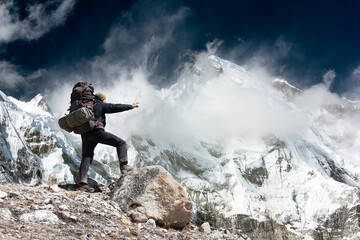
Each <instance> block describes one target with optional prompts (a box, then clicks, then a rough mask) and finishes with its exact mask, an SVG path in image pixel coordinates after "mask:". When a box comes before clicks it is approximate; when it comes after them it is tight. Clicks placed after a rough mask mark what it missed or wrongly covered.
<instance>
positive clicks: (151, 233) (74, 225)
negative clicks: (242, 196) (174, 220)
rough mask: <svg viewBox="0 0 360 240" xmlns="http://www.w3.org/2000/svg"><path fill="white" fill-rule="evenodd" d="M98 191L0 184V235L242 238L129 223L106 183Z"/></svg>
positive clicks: (240, 239)
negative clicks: (112, 197)
mask: <svg viewBox="0 0 360 240" xmlns="http://www.w3.org/2000/svg"><path fill="white" fill-rule="evenodd" d="M100 187H101V189H102V192H97V193H86V192H81V191H68V190H65V189H61V188H59V187H58V186H56V185H52V186H41V187H40V186H37V187H30V186H24V185H22V184H11V183H5V184H0V239H9V240H15V239H39V240H48V239H57V240H68V239H81V240H85V239H139V240H140V239H147V240H161V239H162V240H169V239H173V240H184V239H199V240H205V239H227V240H235V239H236V240H245V239H248V238H246V237H245V236H244V237H242V236H240V235H234V234H230V233H229V232H226V231H218V230H211V229H207V231H206V232H201V231H200V229H199V227H197V226H195V225H193V224H188V225H187V226H186V227H185V228H183V229H182V230H181V231H180V230H174V229H165V228H161V227H159V226H156V224H155V222H154V220H153V219H149V220H147V221H146V222H144V223H137V222H134V221H133V220H132V219H131V218H130V216H129V215H128V214H127V213H125V212H124V211H123V210H122V209H121V208H120V207H119V205H118V204H116V203H115V202H113V201H112V200H111V199H110V197H109V195H108V194H109V193H110V190H109V188H108V187H107V186H105V185H100Z"/></svg>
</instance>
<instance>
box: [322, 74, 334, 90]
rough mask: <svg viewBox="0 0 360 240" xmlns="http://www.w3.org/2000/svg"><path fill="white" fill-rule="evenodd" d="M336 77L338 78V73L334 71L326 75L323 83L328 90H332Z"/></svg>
mask: <svg viewBox="0 0 360 240" xmlns="http://www.w3.org/2000/svg"><path fill="white" fill-rule="evenodd" d="M335 77H336V73H335V71H334V70H329V71H327V72H326V73H325V74H324V76H323V82H324V84H325V86H326V88H327V89H330V87H331V85H332V83H333V82H334V79H335Z"/></svg>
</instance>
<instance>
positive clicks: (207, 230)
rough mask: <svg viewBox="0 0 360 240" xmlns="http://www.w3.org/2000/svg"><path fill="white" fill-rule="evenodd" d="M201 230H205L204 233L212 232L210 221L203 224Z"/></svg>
mask: <svg viewBox="0 0 360 240" xmlns="http://www.w3.org/2000/svg"><path fill="white" fill-rule="evenodd" d="M199 230H200V232H203V233H211V228H210V224H209V223H208V222H205V223H203V224H201V226H200V229H199Z"/></svg>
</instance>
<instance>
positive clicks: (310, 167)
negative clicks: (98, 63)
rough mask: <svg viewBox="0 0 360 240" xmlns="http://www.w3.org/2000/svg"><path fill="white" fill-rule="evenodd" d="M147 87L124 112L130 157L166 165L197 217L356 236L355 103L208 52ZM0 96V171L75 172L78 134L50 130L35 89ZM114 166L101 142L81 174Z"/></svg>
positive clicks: (251, 232)
mask: <svg viewBox="0 0 360 240" xmlns="http://www.w3.org/2000/svg"><path fill="white" fill-rule="evenodd" d="M145 90H146V88H145ZM151 91H153V92H152V93H151V94H148V95H146V94H142V95H141V96H143V98H144V99H139V101H140V102H146V101H151V102H152V103H153V105H152V107H150V106H148V108H147V109H144V111H143V113H141V112H140V113H137V114H134V115H133V116H131V117H132V118H135V119H134V122H135V123H136V124H138V123H139V122H145V123H146V124H143V125H142V126H141V128H138V129H136V130H134V131H129V132H130V133H129V134H128V135H127V136H126V138H127V139H126V140H127V143H128V148H129V151H128V155H129V161H130V164H131V165H133V166H136V167H137V168H140V167H143V166H149V165H161V166H163V167H164V168H165V169H167V170H168V171H169V172H170V173H171V174H172V175H173V176H174V178H175V179H176V180H177V181H178V182H179V183H181V184H182V185H183V186H184V187H185V188H186V189H187V190H188V192H189V194H190V197H191V199H192V201H193V202H194V203H195V206H196V209H195V210H196V215H195V217H194V221H197V222H199V223H201V222H203V221H208V222H210V224H211V226H213V227H215V228H227V229H229V230H232V231H242V232H243V233H245V234H247V235H248V236H249V237H251V239H284V238H287V239H349V240H350V239H352V240H355V239H359V238H360V233H359V232H360V225H359V224H360V219H359V218H360V213H359V212H360V199H359V197H360V191H359V190H360V159H359V158H360V126H359V120H360V103H359V102H356V101H349V100H346V99H342V98H340V97H339V96H337V95H336V94H333V93H330V92H329V91H328V90H327V89H326V87H325V86H324V85H323V84H318V85H315V86H313V87H311V88H309V89H306V90H300V89H299V88H296V87H294V86H292V85H291V84H289V83H288V82H287V81H286V80H283V79H272V78H271V77H269V75H267V74H265V73H264V72H263V71H262V70H261V69H257V70H256V71H254V70H253V71H248V70H246V69H245V68H244V67H241V66H238V65H236V64H234V63H231V62H229V61H226V60H224V59H221V58H219V57H216V56H214V55H210V56H208V55H206V54H202V55H201V54H200V55H199V56H198V57H197V59H196V62H195V64H194V65H192V66H191V67H189V68H188V69H187V71H185V72H184V73H183V74H182V75H181V76H180V78H179V79H178V81H177V83H176V84H174V85H173V86H171V87H169V88H166V89H160V90H151ZM0 94H1V95H0V97H1V98H0V100H1V115H0V116H1V138H0V141H1V142H0V148H1V155H0V159H1V165H0V167H1V169H0V170H1V173H0V180H2V181H13V182H21V183H27V184H40V183H47V184H50V183H72V182H74V181H75V179H76V177H77V170H78V166H79V163H80V147H81V142H80V139H79V136H75V135H74V134H69V133H66V132H64V131H62V130H60V129H59V127H58V126H57V119H58V118H59V113H53V112H52V111H51V110H50V109H51V108H50V107H49V106H48V105H47V103H46V101H45V99H44V98H43V97H42V96H41V95H37V96H36V97H35V98H34V99H32V100H31V101H30V102H22V101H19V100H16V99H14V98H12V97H7V96H6V95H5V94H4V93H2V92H0ZM124 118H126V119H127V117H124ZM122 123H123V122H121V120H120V121H119V122H113V123H111V121H110V122H109V126H108V127H109V128H110V129H112V130H113V129H117V126H122V125H123V124H122ZM111 124H112V125H111ZM129 128H131V125H130V126H129ZM23 166H26V168H25V169H23ZM118 169H119V167H118V163H117V157H116V152H115V151H114V149H113V148H111V147H106V146H98V147H97V149H96V153H95V157H94V162H93V164H92V166H91V169H90V177H92V178H94V179H96V180H97V181H98V182H101V183H104V184H108V183H110V182H112V181H114V180H116V179H117V178H118V177H119V174H120V173H119V170H118Z"/></svg>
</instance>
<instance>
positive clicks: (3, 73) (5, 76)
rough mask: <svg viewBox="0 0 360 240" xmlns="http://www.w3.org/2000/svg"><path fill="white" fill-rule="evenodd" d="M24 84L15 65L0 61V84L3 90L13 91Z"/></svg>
mask: <svg viewBox="0 0 360 240" xmlns="http://www.w3.org/2000/svg"><path fill="white" fill-rule="evenodd" d="M24 82H25V77H23V76H22V75H21V74H20V73H19V72H18V70H17V67H16V66H15V65H12V64H11V63H9V62H6V61H0V83H1V86H2V87H4V88H5V89H14V88H16V87H17V86H18V85H19V84H22V83H24Z"/></svg>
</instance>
